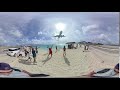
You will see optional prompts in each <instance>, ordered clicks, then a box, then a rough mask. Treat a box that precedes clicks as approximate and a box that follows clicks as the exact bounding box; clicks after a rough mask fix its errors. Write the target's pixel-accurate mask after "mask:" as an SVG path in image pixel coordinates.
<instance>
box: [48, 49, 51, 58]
mask: <svg viewBox="0 0 120 90" xmlns="http://www.w3.org/2000/svg"><path fill="white" fill-rule="evenodd" d="M49 55H51V57H52V48H49V54H48V57H49ZM51 57H50V58H51Z"/></svg>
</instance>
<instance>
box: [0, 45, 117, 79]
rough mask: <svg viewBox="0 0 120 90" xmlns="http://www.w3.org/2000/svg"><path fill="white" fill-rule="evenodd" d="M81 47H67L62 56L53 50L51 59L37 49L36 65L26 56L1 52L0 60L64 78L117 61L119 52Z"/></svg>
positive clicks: (61, 52) (111, 66)
mask: <svg viewBox="0 0 120 90" xmlns="http://www.w3.org/2000/svg"><path fill="white" fill-rule="evenodd" d="M0 49H1V48H0ZM83 49H84V48H83V47H79V48H78V49H67V52H66V54H67V55H66V57H63V51H62V49H61V50H59V51H57V53H55V50H53V57H52V58H51V59H49V58H47V52H48V51H47V50H43V49H38V52H39V53H38V55H37V64H36V65H34V64H33V63H32V62H30V61H26V60H27V58H17V57H10V56H8V55H6V54H5V53H1V54H0V62H6V63H9V64H10V65H11V66H12V67H17V68H20V69H24V70H27V71H29V72H31V73H44V74H49V75H50V77H65V78H67V77H77V76H81V75H84V74H88V73H89V72H90V71H93V70H96V69H101V68H113V67H114V66H115V65H116V64H117V63H118V62H119V53H114V51H113V53H110V52H108V51H105V50H101V49H99V48H95V47H92V46H90V48H89V50H88V51H85V52H83ZM116 50H117V49H116ZM32 61H33V59H32Z"/></svg>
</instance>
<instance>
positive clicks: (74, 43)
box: [66, 42, 75, 44]
mask: <svg viewBox="0 0 120 90" xmlns="http://www.w3.org/2000/svg"><path fill="white" fill-rule="evenodd" d="M66 44H75V42H67V43H66Z"/></svg>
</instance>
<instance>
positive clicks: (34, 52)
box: [32, 48, 37, 63]
mask: <svg viewBox="0 0 120 90" xmlns="http://www.w3.org/2000/svg"><path fill="white" fill-rule="evenodd" d="M32 55H33V59H34V62H33V63H37V62H36V51H35V49H34V48H32Z"/></svg>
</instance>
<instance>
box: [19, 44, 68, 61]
mask: <svg viewBox="0 0 120 90" xmlns="http://www.w3.org/2000/svg"><path fill="white" fill-rule="evenodd" d="M52 47H53V46H51V47H47V48H48V56H47V57H49V56H50V58H52V56H53V50H52ZM21 51H23V52H24V57H27V58H28V59H27V60H26V61H31V60H32V58H33V60H34V61H33V63H37V61H36V56H37V54H38V47H37V46H36V47H32V46H24V47H21V50H20V52H21ZM57 51H58V48H57V46H56V51H55V53H57ZM63 56H66V47H65V46H64V47H63ZM18 57H23V55H22V54H21V53H18Z"/></svg>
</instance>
